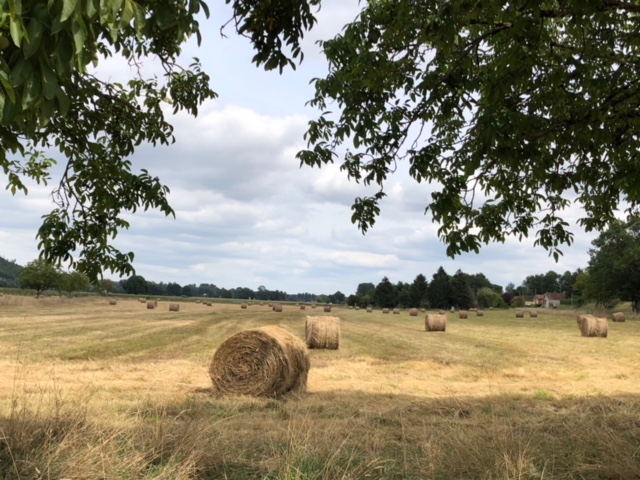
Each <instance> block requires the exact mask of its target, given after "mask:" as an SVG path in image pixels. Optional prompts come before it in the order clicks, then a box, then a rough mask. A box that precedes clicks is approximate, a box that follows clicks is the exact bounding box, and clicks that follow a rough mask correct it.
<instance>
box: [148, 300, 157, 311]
mask: <svg viewBox="0 0 640 480" xmlns="http://www.w3.org/2000/svg"><path fill="white" fill-rule="evenodd" d="M154 308H156V302H152V301H151V300H149V301H148V302H147V310H153V309H154Z"/></svg>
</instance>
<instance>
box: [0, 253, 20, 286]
mask: <svg viewBox="0 0 640 480" xmlns="http://www.w3.org/2000/svg"><path fill="white" fill-rule="evenodd" d="M21 270H22V267H21V266H20V265H18V264H17V263H16V261H15V260H6V259H5V258H2V257H0V288H18V287H19V286H20V271H21Z"/></svg>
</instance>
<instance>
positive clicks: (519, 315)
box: [516, 311, 524, 318]
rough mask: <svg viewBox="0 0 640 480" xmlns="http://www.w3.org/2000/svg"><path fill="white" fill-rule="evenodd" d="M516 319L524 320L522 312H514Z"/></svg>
mask: <svg viewBox="0 0 640 480" xmlns="http://www.w3.org/2000/svg"><path fill="white" fill-rule="evenodd" d="M516 318H524V312H521V311H518V312H516Z"/></svg>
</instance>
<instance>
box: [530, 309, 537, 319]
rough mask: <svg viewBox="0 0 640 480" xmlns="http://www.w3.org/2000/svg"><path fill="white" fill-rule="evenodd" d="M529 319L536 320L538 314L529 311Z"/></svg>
mask: <svg viewBox="0 0 640 480" xmlns="http://www.w3.org/2000/svg"><path fill="white" fill-rule="evenodd" d="M529 317H530V318H538V312H535V311H533V310H529Z"/></svg>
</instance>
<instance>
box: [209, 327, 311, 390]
mask: <svg viewBox="0 0 640 480" xmlns="http://www.w3.org/2000/svg"><path fill="white" fill-rule="evenodd" d="M309 366H310V364H309V354H308V353H307V347H306V345H305V344H304V342H303V341H302V340H300V339H299V338H298V337H296V336H295V335H293V334H291V333H289V332H288V331H287V330H285V329H284V328H282V327H279V326H276V325H269V326H266V327H261V328H256V329H252V330H245V331H242V332H239V333H236V334H235V335H233V336H232V337H230V338H228V339H227V340H225V341H224V342H223V343H222V344H221V345H220V346H219V347H218V349H217V350H216V353H215V354H214V355H213V358H212V359H211V363H210V365H209V376H210V377H211V381H212V382H213V389H214V391H216V392H218V393H220V394H222V395H250V396H255V397H271V398H279V397H282V396H284V395H287V394H289V393H301V392H304V391H305V390H306V388H307V376H308V374H309Z"/></svg>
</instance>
